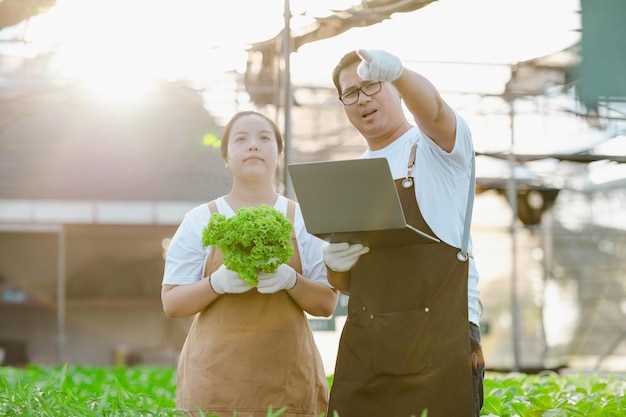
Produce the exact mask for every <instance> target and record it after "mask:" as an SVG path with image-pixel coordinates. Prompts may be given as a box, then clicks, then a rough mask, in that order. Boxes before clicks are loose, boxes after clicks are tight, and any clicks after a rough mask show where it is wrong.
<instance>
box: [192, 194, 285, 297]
mask: <svg viewBox="0 0 626 417" xmlns="http://www.w3.org/2000/svg"><path fill="white" fill-rule="evenodd" d="M291 233H292V225H291V223H289V221H288V220H287V219H286V218H285V216H283V215H282V214H281V213H280V212H279V211H278V210H276V209H274V208H272V207H268V206H265V205H263V206H259V207H253V208H242V209H239V210H237V213H236V214H235V216H233V217H231V218H229V219H227V218H226V217H224V216H223V215H221V214H218V213H216V214H213V215H212V216H211V219H210V220H209V223H208V224H207V226H206V227H205V228H204V229H203V230H202V244H203V245H204V246H205V247H207V246H214V247H218V248H219V249H220V250H221V251H222V253H223V254H224V265H225V266H226V267H227V268H228V269H230V270H231V271H235V272H238V273H239V276H240V277H241V278H242V279H243V280H244V281H246V282H248V283H250V284H253V285H256V284H257V283H258V273H259V272H268V273H270V272H274V271H275V270H276V268H278V267H279V266H280V265H281V264H284V263H286V262H288V261H289V259H290V258H291V256H292V255H293V246H292V244H291Z"/></svg>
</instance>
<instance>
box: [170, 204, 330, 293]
mask: <svg viewBox="0 0 626 417" xmlns="http://www.w3.org/2000/svg"><path fill="white" fill-rule="evenodd" d="M216 205H217V211H218V213H220V214H222V215H224V216H225V217H226V218H229V217H232V216H234V215H235V212H234V210H233V209H232V208H231V207H230V205H229V204H228V202H227V201H226V199H225V198H224V197H220V198H218V199H217V200H216ZM287 206H288V200H287V199H286V198H285V197H283V196H278V198H277V199H276V203H275V204H274V208H275V209H276V210H278V211H279V212H281V213H282V214H284V215H286V213H287ZM210 218H211V212H210V211H209V207H208V205H207V204H206V203H205V204H202V205H200V206H198V207H195V208H193V209H191V210H189V211H188V212H187V213H186V214H185V217H184V218H183V221H182V223H181V224H180V226H178V229H177V230H176V233H175V234H174V237H173V238H172V240H171V241H170V244H169V246H168V248H167V255H166V257H165V272H164V274H163V284H167V285H185V284H193V283H194V282H197V281H200V280H201V279H202V278H203V276H204V266H205V264H206V261H207V259H208V257H209V256H210V255H211V251H212V247H211V246H208V247H206V248H205V247H203V246H202V230H203V229H204V228H205V227H206V225H207V223H208V222H209V219H210ZM293 226H294V229H295V231H296V240H297V242H298V250H299V252H300V260H301V262H302V273H303V275H304V276H305V277H307V278H309V279H311V280H312V281H315V282H318V283H320V284H323V285H326V286H328V287H330V284H329V283H328V279H327V277H326V266H325V265H324V261H323V258H322V248H323V245H324V241H323V240H321V239H319V238H317V237H315V236H313V235H311V234H310V233H308V232H307V230H306V227H305V225H304V219H303V218H302V212H301V211H300V206H299V205H298V204H296V212H295V216H294V225H293Z"/></svg>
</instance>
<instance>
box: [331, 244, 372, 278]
mask: <svg viewBox="0 0 626 417" xmlns="http://www.w3.org/2000/svg"><path fill="white" fill-rule="evenodd" d="M369 251H370V248H368V247H367V246H363V245H361V244H360V243H356V244H354V245H351V244H349V243H345V242H344V243H331V244H329V245H327V246H325V247H324V250H323V252H324V263H325V264H326V266H328V267H329V268H330V269H332V270H333V271H335V272H346V271H349V270H350V269H352V267H353V266H354V264H356V262H357V261H358V260H359V257H360V256H361V255H364V254H366V253H367V252H369Z"/></svg>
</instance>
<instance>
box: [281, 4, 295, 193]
mask: <svg viewBox="0 0 626 417" xmlns="http://www.w3.org/2000/svg"><path fill="white" fill-rule="evenodd" d="M284 18H285V28H284V30H283V93H284V97H283V109H284V112H285V113H284V114H285V117H284V122H285V125H284V132H283V135H284V146H283V155H284V160H283V185H284V187H285V188H284V193H285V195H286V196H287V197H293V186H292V185H291V181H289V173H288V171H287V164H288V163H289V160H290V155H289V154H290V147H291V104H292V103H291V65H290V62H289V60H290V57H291V27H290V20H291V9H290V7H289V0H285V10H284Z"/></svg>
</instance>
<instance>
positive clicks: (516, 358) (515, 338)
mask: <svg viewBox="0 0 626 417" xmlns="http://www.w3.org/2000/svg"><path fill="white" fill-rule="evenodd" d="M513 71H514V68H513V69H512V71H511V73H513ZM507 101H508V103H509V122H510V130H511V148H510V152H509V157H508V160H509V169H510V175H509V180H508V181H507V194H508V197H509V202H510V203H511V211H512V215H511V227H510V230H511V288H510V291H511V333H512V342H513V369H514V370H516V371H519V369H520V346H519V330H520V329H519V302H518V299H517V230H516V224H517V184H516V182H515V157H514V156H513V155H514V152H515V98H514V97H512V96H511V97H508V98H507Z"/></svg>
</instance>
